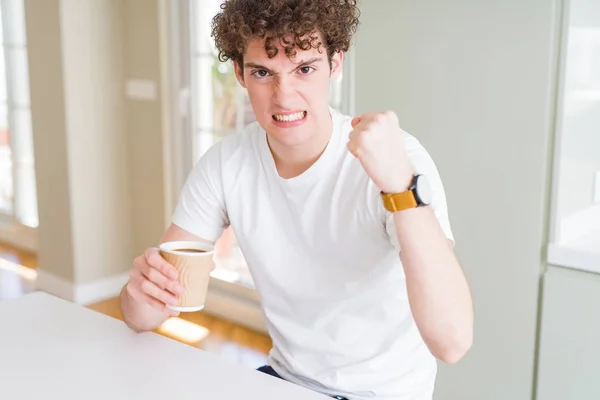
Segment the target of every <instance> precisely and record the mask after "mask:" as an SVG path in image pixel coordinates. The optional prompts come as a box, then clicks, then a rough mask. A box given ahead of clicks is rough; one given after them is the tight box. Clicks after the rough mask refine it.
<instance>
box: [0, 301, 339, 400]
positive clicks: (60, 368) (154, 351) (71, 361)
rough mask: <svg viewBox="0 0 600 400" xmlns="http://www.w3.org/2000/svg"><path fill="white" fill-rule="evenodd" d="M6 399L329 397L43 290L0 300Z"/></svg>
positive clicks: (2, 395)
mask: <svg viewBox="0 0 600 400" xmlns="http://www.w3.org/2000/svg"><path fill="white" fill-rule="evenodd" d="M0 399H10V400H25V399H61V400H71V399H77V400H80V399H86V400H88V399H89V400H92V399H110V400H117V399H127V400H136V399H144V400H146V399H157V400H170V399H174V400H175V399H177V400H180V399H194V400H234V399H235V400H237V399H252V400H254V399H261V400H270V399H273V400H275V399H278V400H280V399H287V400H325V399H329V397H326V396H323V395H321V394H318V393H314V392H312V391H309V390H307V389H305V388H302V387H299V386H297V385H294V384H291V383H288V382H285V381H283V380H281V379H278V378H274V377H271V376H268V375H266V374H263V373H260V372H257V371H254V370H252V369H249V368H247V367H242V366H240V365H236V364H231V363H228V362H226V361H224V360H223V359H221V358H219V357H218V356H216V355H214V354H210V353H207V352H205V351H202V350H199V349H196V348H194V347H191V346H188V345H185V344H183V343H180V342H177V341H175V340H172V339H169V338H166V337H163V336H161V335H158V334H155V333H152V332H147V333H142V334H136V333H135V332H133V331H131V330H130V329H129V328H128V327H127V326H126V325H125V324H124V323H123V322H121V321H119V320H117V319H114V318H111V317H108V316H105V315H103V314H100V313H98V312H95V311H92V310H89V309H87V308H85V307H82V306H79V305H76V304H73V303H70V302H67V301H65V300H62V299H59V298H57V297H54V296H51V295H49V294H46V293H42V292H36V293H31V294H28V295H26V296H23V297H20V298H17V299H13V300H5V301H2V302H0ZM329 400H331V399H329Z"/></svg>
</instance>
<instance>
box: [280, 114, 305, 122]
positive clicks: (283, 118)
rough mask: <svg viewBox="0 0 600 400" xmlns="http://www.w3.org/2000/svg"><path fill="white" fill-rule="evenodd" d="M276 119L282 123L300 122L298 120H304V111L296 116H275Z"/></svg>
mask: <svg viewBox="0 0 600 400" xmlns="http://www.w3.org/2000/svg"><path fill="white" fill-rule="evenodd" d="M274 117H275V119H276V120H277V121H280V122H294V121H298V120H300V119H302V118H304V111H301V112H297V113H295V114H288V115H279V114H275V115H274Z"/></svg>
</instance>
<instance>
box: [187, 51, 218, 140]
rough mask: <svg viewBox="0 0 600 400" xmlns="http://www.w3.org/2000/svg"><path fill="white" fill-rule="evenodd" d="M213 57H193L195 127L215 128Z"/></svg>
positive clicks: (193, 111)
mask: <svg viewBox="0 0 600 400" xmlns="http://www.w3.org/2000/svg"><path fill="white" fill-rule="evenodd" d="M213 62H214V58H213V57H198V58H193V59H192V63H193V69H194V82H193V83H194V89H193V90H194V92H193V94H192V102H193V104H192V113H193V118H194V123H195V128H197V129H199V128H202V129H204V130H208V131H210V130H212V129H213V118H214V117H213V108H214V107H213V98H214V95H213V92H214V89H213V84H212V67H213Z"/></svg>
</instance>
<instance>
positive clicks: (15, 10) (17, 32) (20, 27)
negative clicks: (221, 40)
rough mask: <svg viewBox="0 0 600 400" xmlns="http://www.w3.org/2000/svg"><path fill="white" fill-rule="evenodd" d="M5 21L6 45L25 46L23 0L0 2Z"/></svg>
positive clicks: (3, 0) (4, 0)
mask: <svg viewBox="0 0 600 400" xmlns="http://www.w3.org/2000/svg"><path fill="white" fill-rule="evenodd" d="M2 6H3V7H4V9H3V10H2V11H3V12H4V13H5V15H6V19H5V20H4V22H5V23H6V30H5V31H6V38H5V39H6V43H9V44H12V45H21V46H25V42H26V41H25V11H24V2H23V0H2Z"/></svg>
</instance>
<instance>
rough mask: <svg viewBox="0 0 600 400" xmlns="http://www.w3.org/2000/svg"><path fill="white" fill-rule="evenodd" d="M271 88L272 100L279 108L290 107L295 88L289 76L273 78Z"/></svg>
mask: <svg viewBox="0 0 600 400" xmlns="http://www.w3.org/2000/svg"><path fill="white" fill-rule="evenodd" d="M274 85H275V87H274V88H273V102H274V103H275V104H277V105H278V106H280V107H281V108H284V109H286V108H291V103H292V102H293V99H294V94H295V93H296V89H295V87H294V85H293V84H292V82H291V81H290V79H289V78H287V77H280V78H279V79H276V80H275V83H274Z"/></svg>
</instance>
